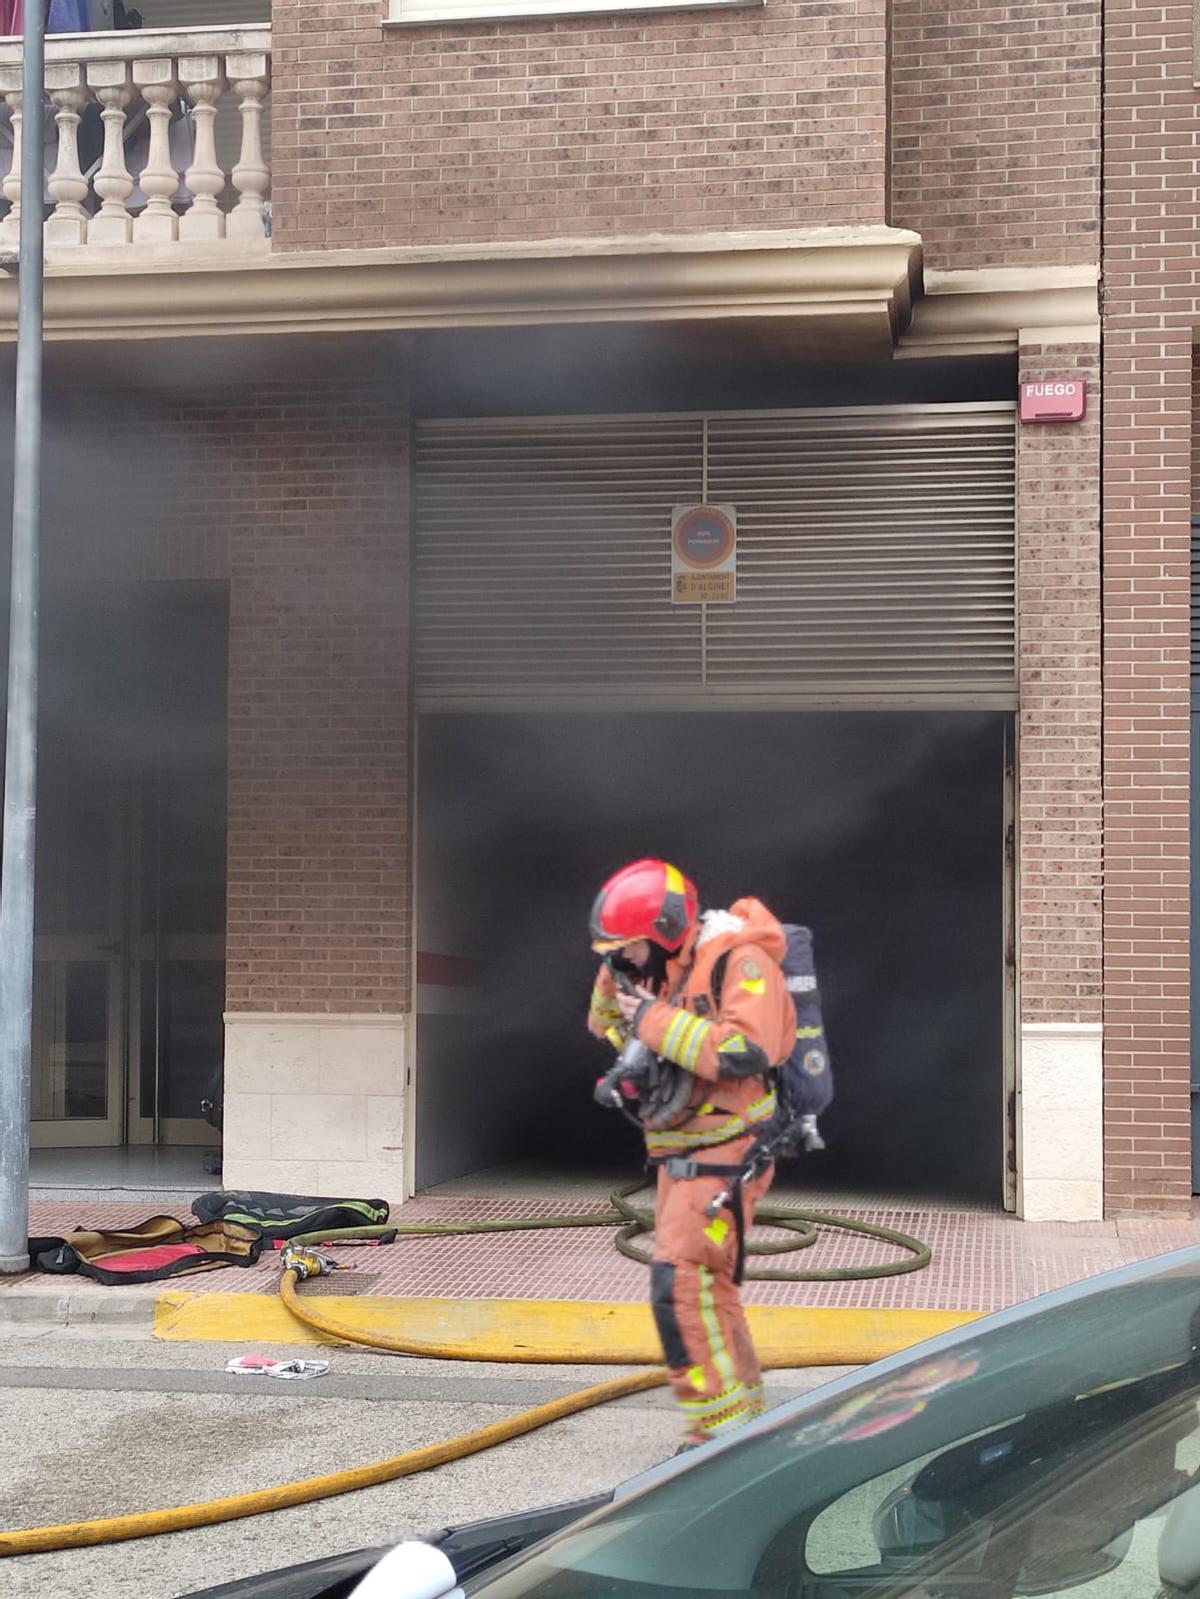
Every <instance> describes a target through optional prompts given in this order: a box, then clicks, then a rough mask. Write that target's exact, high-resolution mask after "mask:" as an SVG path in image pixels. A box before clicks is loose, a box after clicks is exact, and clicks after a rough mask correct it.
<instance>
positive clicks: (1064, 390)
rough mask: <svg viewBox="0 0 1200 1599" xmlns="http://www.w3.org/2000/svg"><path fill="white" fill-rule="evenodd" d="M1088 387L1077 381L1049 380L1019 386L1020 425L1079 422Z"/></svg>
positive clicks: (1064, 379)
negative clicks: (1021, 423)
mask: <svg viewBox="0 0 1200 1599" xmlns="http://www.w3.org/2000/svg"><path fill="white" fill-rule="evenodd" d="M1086 395H1087V386H1086V384H1084V383H1082V382H1081V381H1080V380H1079V379H1077V378H1075V379H1066V378H1048V379H1046V380H1044V381H1043V382H1040V383H1022V385H1021V421H1022V422H1078V421H1079V420H1080V419H1081V418H1082V416H1083V409H1084V403H1085V399H1086Z"/></svg>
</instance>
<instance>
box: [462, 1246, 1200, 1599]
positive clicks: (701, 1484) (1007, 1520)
mask: <svg viewBox="0 0 1200 1599" xmlns="http://www.w3.org/2000/svg"><path fill="white" fill-rule="evenodd" d="M1157 1266H1158V1269H1154V1268H1150V1267H1136V1268H1130V1269H1128V1270H1127V1271H1125V1272H1122V1273H1119V1274H1114V1276H1113V1278H1111V1279H1110V1280H1108V1281H1107V1282H1106V1284H1105V1285H1104V1286H1100V1287H1091V1288H1088V1289H1086V1290H1084V1291H1078V1290H1076V1291H1068V1292H1067V1293H1065V1294H1060V1295H1054V1296H1051V1297H1050V1298H1048V1299H1047V1300H1046V1301H1044V1302H1041V1303H1040V1304H1039V1305H1038V1306H1034V1307H1030V1308H1029V1309H1028V1310H1024V1311H1022V1312H1019V1313H1015V1314H1014V1313H1008V1314H1006V1315H1005V1316H1003V1317H1000V1318H996V1319H995V1321H994V1322H992V1323H989V1324H988V1325H987V1326H984V1325H983V1324H981V1325H980V1327H979V1329H978V1331H975V1330H974V1329H972V1328H967V1329H966V1330H965V1331H964V1332H960V1333H958V1334H955V1335H952V1336H951V1337H950V1338H947V1339H941V1340H938V1342H937V1343H936V1344H934V1345H930V1346H927V1348H926V1350H925V1351H924V1352H920V1353H916V1354H914V1355H913V1356H911V1357H908V1358H907V1359H903V1360H899V1361H889V1362H886V1363H884V1364H882V1365H881V1366H878V1367H873V1368H871V1369H870V1370H869V1371H868V1372H865V1373H864V1374H863V1375H862V1376H861V1377H860V1378H858V1379H857V1380H855V1381H853V1382H851V1383H838V1384H836V1385H831V1389H830V1392H829V1394H828V1396H827V1397H826V1398H824V1399H822V1398H819V1397H818V1398H816V1399H806V1400H802V1401H797V1402H796V1403H794V1404H790V1405H787V1406H784V1407H782V1408H781V1409H780V1410H779V1412H778V1413H777V1414H776V1415H774V1416H772V1417H771V1418H769V1419H768V1421H767V1422H766V1423H765V1424H764V1425H761V1426H759V1427H757V1428H755V1429H754V1430H752V1431H748V1432H747V1433H746V1434H745V1435H743V1436H742V1437H740V1438H738V1439H736V1440H734V1441H732V1442H731V1443H730V1445H729V1446H728V1447H726V1448H723V1449H720V1450H715V1451H713V1452H712V1453H711V1454H708V1453H707V1452H706V1453H705V1454H703V1455H700V1456H698V1457H697V1458H696V1459H695V1461H694V1464H692V1465H690V1467H685V1468H684V1469H681V1470H679V1471H677V1472H673V1473H671V1474H669V1475H667V1476H664V1477H659V1478H657V1479H655V1480H653V1481H651V1482H650V1483H649V1484H647V1486H646V1487H644V1488H643V1489H641V1490H640V1491H637V1492H634V1493H631V1494H629V1495H628V1496H627V1497H624V1498H618V1500H617V1501H616V1502H615V1503H614V1504H613V1505H612V1506H610V1507H608V1508H606V1509H605V1510H603V1511H600V1512H598V1513H596V1514H594V1515H592V1516H589V1517H588V1518H587V1519H586V1520H585V1521H582V1522H579V1523H577V1524H576V1525H574V1526H572V1527H570V1528H568V1529H566V1530H565V1531H564V1532H562V1533H559V1534H558V1535H557V1536H556V1537H554V1538H552V1539H550V1540H548V1541H547V1542H545V1543H543V1544H540V1545H538V1546H536V1548H534V1549H533V1550H532V1551H530V1552H529V1553H528V1554H526V1555H522V1556H518V1557H516V1558H515V1559H513V1560H511V1561H509V1562H507V1563H506V1564H505V1565H504V1566H501V1567H499V1568H495V1569H494V1570H493V1571H492V1572H489V1573H487V1574H485V1575H483V1576H481V1577H480V1578H478V1579H476V1580H475V1581H474V1582H472V1583H469V1584H467V1591H468V1593H469V1594H471V1595H472V1596H474V1595H479V1596H480V1599H482V1596H483V1595H484V1594H485V1593H486V1599H597V1596H601V1595H603V1596H605V1599H662V1596H663V1594H664V1592H665V1591H672V1592H674V1593H683V1594H728V1595H746V1596H750V1595H762V1596H764V1599H867V1596H870V1599H893V1596H896V1599H898V1596H900V1595H902V1594H904V1595H908V1594H919V1595H921V1596H922V1599H925V1596H928V1599H954V1596H957V1595H963V1596H966V1599H1008V1596H1010V1595H1034V1594H1056V1593H1060V1592H1065V1591H1066V1590H1067V1589H1073V1590H1076V1591H1077V1592H1078V1593H1080V1595H1081V1596H1086V1599H1134V1596H1142V1595H1144V1596H1146V1599H1154V1596H1156V1595H1159V1596H1163V1599H1180V1596H1182V1595H1185V1594H1189V1593H1191V1592H1192V1591H1193V1590H1194V1594H1193V1599H1200V1411H1198V1400H1200V1358H1198V1356H1197V1335H1198V1334H1200V1251H1189V1252H1187V1253H1186V1254H1183V1255H1177V1256H1172V1257H1168V1260H1167V1262H1166V1263H1162V1262H1160V1263H1157Z"/></svg>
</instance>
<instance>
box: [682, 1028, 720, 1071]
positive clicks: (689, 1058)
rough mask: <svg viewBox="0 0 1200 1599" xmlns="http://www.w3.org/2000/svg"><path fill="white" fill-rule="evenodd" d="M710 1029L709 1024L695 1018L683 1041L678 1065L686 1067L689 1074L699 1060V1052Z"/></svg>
mask: <svg viewBox="0 0 1200 1599" xmlns="http://www.w3.org/2000/svg"><path fill="white" fill-rule="evenodd" d="M711 1029H712V1023H711V1022H705V1021H701V1020H700V1018H699V1017H696V1018H695V1020H694V1022H693V1025H692V1028H691V1031H690V1032H689V1033H688V1035H687V1037H686V1038H685V1039H684V1041H683V1053H682V1059H681V1060H680V1063H679V1064H680V1065H681V1066H684V1067H686V1068H687V1070H688V1071H689V1072H690V1071H691V1070H692V1068H693V1067H694V1066H695V1064H696V1062H697V1061H698V1060H699V1059H700V1051H701V1050H702V1049H703V1048H704V1040H705V1039H706V1038H707V1037H708V1035H709V1032H710V1030H711Z"/></svg>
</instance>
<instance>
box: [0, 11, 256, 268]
mask: <svg viewBox="0 0 1200 1599" xmlns="http://www.w3.org/2000/svg"><path fill="white" fill-rule="evenodd" d="M270 89H271V30H270V27H269V26H253V27H242V28H190V29H162V30H155V31H153V32H151V31H139V30H134V31H130V32H119V33H103V34H63V35H52V36H50V37H48V38H47V40H46V99H45V102H44V104H43V108H42V115H43V118H44V122H45V129H46V192H45V194H44V195H43V197H42V200H43V209H44V214H45V219H46V221H45V227H46V247H47V249H48V250H51V249H55V250H56V249H60V248H70V249H76V248H82V249H94V248H98V247H104V246H114V245H115V246H122V245H131V246H138V245H141V246H150V245H168V246H170V245H178V246H181V247H184V246H188V245H199V244H206V245H219V244H228V245H247V246H251V247H253V246H255V245H260V246H261V245H264V244H265V240H266V238H267V237H268V235H269V232H270V223H269V202H268V195H269V193H270V181H271V178H270V166H269V159H268V153H267V151H268V142H267V138H266V135H267V134H269V126H268V125H267V122H266V118H267V116H268V114H269V107H268V96H269V94H270ZM0 100H2V102H3V106H2V107H0V171H3V170H4V167H5V165H6V164H7V171H6V172H5V173H4V176H3V180H2V182H0V189H2V191H3V195H4V197H5V199H6V200H7V202H8V210H7V212H6V213H5V214H4V215H3V217H2V218H0V247H9V246H15V244H16V241H17V238H18V233H19V228H20V217H21V206H22V204H23V196H22V194H21V181H20V149H21V127H22V122H23V120H24V116H25V108H24V107H23V106H22V104H21V46H20V41H19V40H16V41H14V40H5V41H3V42H0ZM5 108H6V109H5ZM0 209H2V208H0Z"/></svg>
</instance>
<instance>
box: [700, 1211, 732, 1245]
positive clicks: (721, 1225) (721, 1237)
mask: <svg viewBox="0 0 1200 1599" xmlns="http://www.w3.org/2000/svg"><path fill="white" fill-rule="evenodd" d="M728 1233H729V1223H728V1222H727V1221H726V1220H725V1218H724V1216H714V1217H713V1219H712V1221H710V1222H709V1224H708V1226H707V1227H706V1228H705V1229H704V1236H705V1237H706V1238H711V1239H712V1241H713V1243H714V1244H718V1245H720V1244H723V1243H724V1242H725V1239H726V1237H727V1235H728Z"/></svg>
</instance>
